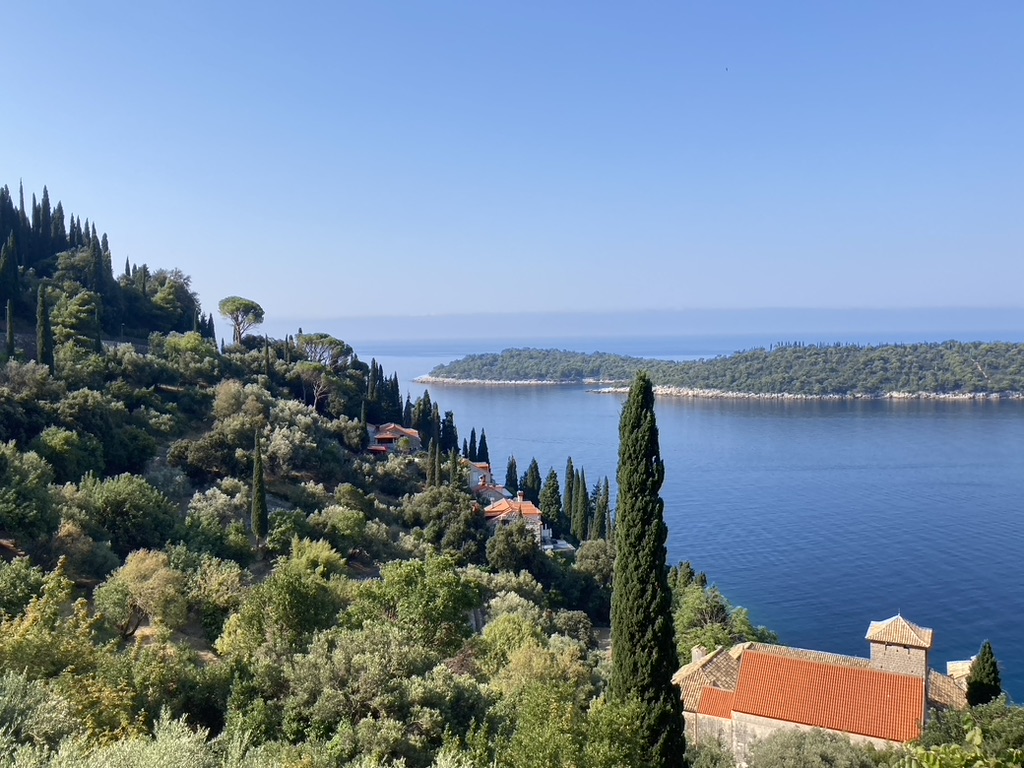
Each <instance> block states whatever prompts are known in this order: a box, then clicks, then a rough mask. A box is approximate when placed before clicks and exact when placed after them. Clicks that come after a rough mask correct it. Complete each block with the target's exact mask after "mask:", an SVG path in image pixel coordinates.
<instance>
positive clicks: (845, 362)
mask: <svg viewBox="0 0 1024 768" xmlns="http://www.w3.org/2000/svg"><path fill="white" fill-rule="evenodd" d="M638 370H645V371H647V373H648V375H649V376H650V377H651V380H652V381H653V382H654V384H655V385H658V386H671V387H679V388H683V389H707V390H718V391H722V392H737V393H752V394H771V395H778V394H790V395H804V396H811V397H822V396H846V395H857V396H880V395H885V394H888V393H890V392H910V393H935V394H960V393H982V392H989V393H1021V392H1024V344H1009V343H983V342H972V343H962V342H958V341H947V342H943V343H941V344H906V345H891V346H878V347H861V346H854V345H840V344H836V345H832V346H824V345H821V346H804V345H800V344H782V345H778V346H774V347H772V348H771V349H752V350H749V351H746V352H737V353H736V354H733V355H728V356H726V357H717V358H714V359H710V360H697V361H690V362H674V361H669V360H647V359H642V358H638V357H625V356H622V355H611V354H607V353H603V352H594V353H591V354H585V353H581V352H567V351H565V350H555V349H506V350H505V351H503V352H501V353H492V354H480V355H468V356H467V357H464V358H461V359H459V360H455V361H453V362H451V363H447V364H445V365H439V366H437V367H436V368H434V370H433V371H431V374H430V375H431V376H432V377H435V378H438V379H453V380H479V381H495V382H499V381H544V382H585V381H587V382H606V383H623V382H628V381H630V380H631V379H632V378H633V376H634V374H635V373H636V372H637V371H638Z"/></svg>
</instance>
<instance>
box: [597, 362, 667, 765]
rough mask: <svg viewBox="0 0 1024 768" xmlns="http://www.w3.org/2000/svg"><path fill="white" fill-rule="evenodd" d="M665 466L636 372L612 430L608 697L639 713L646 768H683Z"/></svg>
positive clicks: (642, 379) (647, 390)
mask: <svg viewBox="0 0 1024 768" xmlns="http://www.w3.org/2000/svg"><path fill="white" fill-rule="evenodd" d="M664 479H665V466H664V464H663V463H662V460H661V450H660V448H659V447H658V427H657V424H656V422H655V418H654V389H653V387H652V386H651V380H650V378H648V376H647V374H646V373H645V372H643V371H641V372H639V373H638V374H637V376H636V378H635V379H634V381H633V385H632V386H631V387H630V389H629V396H628V397H627V399H626V403H625V405H624V406H623V408H622V419H621V421H620V424H619V471H618V481H619V501H618V514H617V522H616V534H615V535H616V542H617V546H616V558H615V581H614V587H613V590H612V670H611V680H610V685H609V692H610V694H611V696H612V697H613V698H614V699H615V700H618V701H628V700H630V699H636V700H638V701H639V702H640V703H641V704H642V705H643V710H642V714H641V717H640V720H639V722H638V723H637V730H638V733H639V735H640V738H642V739H643V742H644V743H645V744H646V745H647V746H648V748H649V756H650V759H649V761H648V763H647V764H648V765H651V766H655V767H656V768H664V767H665V766H680V765H685V760H684V758H683V755H684V753H685V749H686V737H685V735H684V731H683V707H682V700H681V699H680V695H679V690H678V689H677V688H676V687H675V686H674V685H673V684H672V675H673V674H674V673H675V671H676V669H678V667H679V659H678V657H677V655H676V644H675V636H674V629H673V624H672V594H671V591H670V590H669V586H668V571H667V569H666V567H665V539H666V537H667V535H668V528H667V527H666V526H665V520H664V502H662V500H661V496H660V495H659V493H658V491H659V490H660V489H661V484H662V481H663V480H664Z"/></svg>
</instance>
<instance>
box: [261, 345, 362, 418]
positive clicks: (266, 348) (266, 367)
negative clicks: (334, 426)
mask: <svg viewBox="0 0 1024 768" xmlns="http://www.w3.org/2000/svg"><path fill="white" fill-rule="evenodd" d="M263 373H264V375H266V377H267V378H268V379H269V378H270V337H269V336H267V335H266V334H263ZM363 423H364V424H365V423H366V421H365V420H364V421H363Z"/></svg>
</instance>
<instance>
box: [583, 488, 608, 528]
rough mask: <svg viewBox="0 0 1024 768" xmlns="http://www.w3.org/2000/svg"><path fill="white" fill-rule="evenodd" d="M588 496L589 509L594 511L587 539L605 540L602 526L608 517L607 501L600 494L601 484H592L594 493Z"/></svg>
mask: <svg viewBox="0 0 1024 768" xmlns="http://www.w3.org/2000/svg"><path fill="white" fill-rule="evenodd" d="M590 496H591V507H592V508H593V510H594V515H593V517H592V518H591V519H590V529H589V530H588V531H587V538H588V539H603V538H606V536H605V527H604V526H605V521H606V519H607V517H608V500H607V498H605V497H604V496H603V494H602V487H601V483H595V484H594V492H593V493H592V494H591V495H590Z"/></svg>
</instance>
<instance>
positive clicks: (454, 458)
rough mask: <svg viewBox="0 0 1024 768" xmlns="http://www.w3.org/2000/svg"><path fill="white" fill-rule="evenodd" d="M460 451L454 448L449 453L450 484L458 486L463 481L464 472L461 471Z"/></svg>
mask: <svg viewBox="0 0 1024 768" xmlns="http://www.w3.org/2000/svg"><path fill="white" fill-rule="evenodd" d="M459 466H460V463H459V449H458V448H452V449H451V451H449V452H448V484H449V485H458V484H459V481H460V480H461V479H462V472H461V471H460V469H459Z"/></svg>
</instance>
